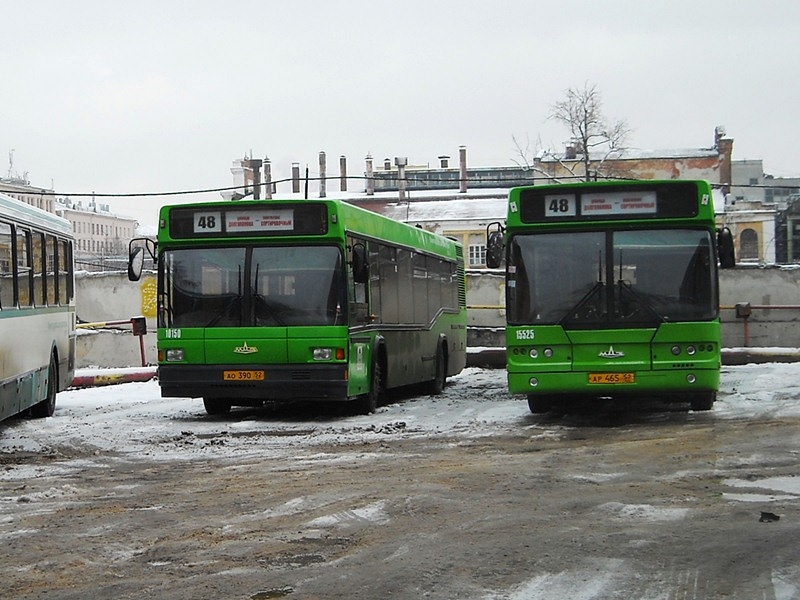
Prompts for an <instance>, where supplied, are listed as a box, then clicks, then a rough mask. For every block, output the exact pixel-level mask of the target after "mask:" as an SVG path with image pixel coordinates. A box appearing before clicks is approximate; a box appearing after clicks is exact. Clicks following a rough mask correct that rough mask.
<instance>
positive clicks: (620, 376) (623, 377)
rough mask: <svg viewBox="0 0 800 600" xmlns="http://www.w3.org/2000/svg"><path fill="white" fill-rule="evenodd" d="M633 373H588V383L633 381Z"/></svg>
mask: <svg viewBox="0 0 800 600" xmlns="http://www.w3.org/2000/svg"><path fill="white" fill-rule="evenodd" d="M635 381H636V377H635V375H634V373H589V383H635Z"/></svg>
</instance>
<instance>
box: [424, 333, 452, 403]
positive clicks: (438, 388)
mask: <svg viewBox="0 0 800 600" xmlns="http://www.w3.org/2000/svg"><path fill="white" fill-rule="evenodd" d="M434 360H435V361H436V365H435V366H434V369H435V373H434V377H433V379H432V380H431V381H430V383H429V384H428V393H430V395H431V396H438V395H439V394H441V393H442V392H443V391H444V386H445V379H446V378H447V354H446V353H445V349H444V344H439V346H438V347H437V348H436V358H435V359H434Z"/></svg>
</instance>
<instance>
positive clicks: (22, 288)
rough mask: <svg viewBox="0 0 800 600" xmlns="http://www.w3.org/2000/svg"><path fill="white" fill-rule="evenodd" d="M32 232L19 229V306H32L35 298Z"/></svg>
mask: <svg viewBox="0 0 800 600" xmlns="http://www.w3.org/2000/svg"><path fill="white" fill-rule="evenodd" d="M30 247H31V234H30V232H29V231H25V230H24V229H17V284H18V286H19V288H18V298H17V300H18V304H19V306H31V303H32V300H33V269H32V268H31V255H30Z"/></svg>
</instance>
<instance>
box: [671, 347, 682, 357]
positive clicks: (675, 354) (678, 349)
mask: <svg viewBox="0 0 800 600" xmlns="http://www.w3.org/2000/svg"><path fill="white" fill-rule="evenodd" d="M680 353H681V347H680V346H673V347H672V354H673V355H674V356H678V354H680Z"/></svg>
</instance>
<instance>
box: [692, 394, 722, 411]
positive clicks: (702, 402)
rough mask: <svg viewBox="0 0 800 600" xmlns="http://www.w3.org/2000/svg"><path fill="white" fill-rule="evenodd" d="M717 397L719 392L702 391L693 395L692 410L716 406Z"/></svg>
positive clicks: (708, 408) (709, 408)
mask: <svg viewBox="0 0 800 600" xmlns="http://www.w3.org/2000/svg"><path fill="white" fill-rule="evenodd" d="M716 399H717V394H716V393H715V392H702V393H700V394H697V395H695V396H692V400H691V406H692V410H696V411H700V410H711V408H712V407H713V406H714V402H715V401H716Z"/></svg>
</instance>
